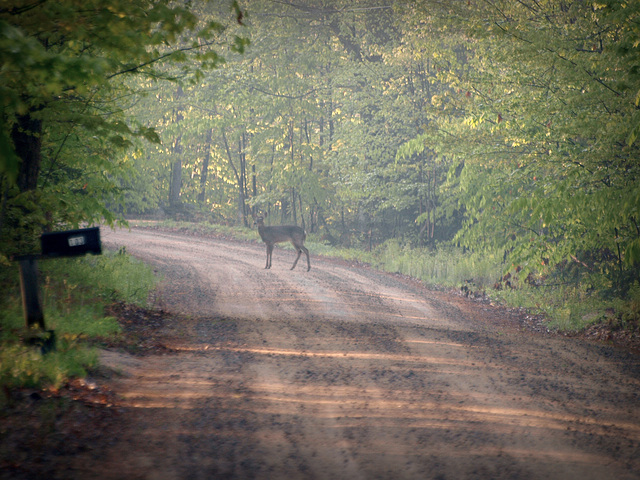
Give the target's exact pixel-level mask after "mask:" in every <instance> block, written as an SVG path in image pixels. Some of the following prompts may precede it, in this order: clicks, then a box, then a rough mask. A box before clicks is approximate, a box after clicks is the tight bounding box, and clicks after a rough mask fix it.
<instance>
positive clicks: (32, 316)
mask: <svg viewBox="0 0 640 480" xmlns="http://www.w3.org/2000/svg"><path fill="white" fill-rule="evenodd" d="M40 245H41V247H42V254H41V255H23V256H20V257H16V258H15V259H16V260H17V261H18V264H19V266H20V291H21V293H22V307H23V310H24V319H25V324H26V327H27V330H29V331H30V332H31V335H33V328H34V327H38V328H39V329H40V330H41V331H42V333H43V334H45V335H44V337H43V336H41V335H40V336H38V335H35V336H32V337H30V338H29V339H27V340H28V342H29V343H32V344H36V343H40V344H41V347H42V351H43V352H46V351H48V350H51V349H53V348H55V335H54V332H53V330H46V327H45V323H44V313H43V310H42V300H41V295H40V286H39V282H38V265H37V260H38V259H39V258H55V257H75V256H80V255H85V254H87V253H92V254H94V255H100V254H101V253H102V246H101V244H100V228H98V227H92V228H83V229H80V230H68V231H65V232H53V233H44V234H42V236H41V237H40Z"/></svg>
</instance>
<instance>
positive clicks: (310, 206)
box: [0, 0, 640, 295]
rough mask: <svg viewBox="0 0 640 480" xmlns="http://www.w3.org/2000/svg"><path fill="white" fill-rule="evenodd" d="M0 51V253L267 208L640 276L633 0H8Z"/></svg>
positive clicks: (525, 267) (354, 241)
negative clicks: (122, 228) (155, 221)
mask: <svg viewBox="0 0 640 480" xmlns="http://www.w3.org/2000/svg"><path fill="white" fill-rule="evenodd" d="M0 61H1V64H2V67H1V69H0V88H1V92H2V95H1V96H2V107H1V108H2V110H1V116H2V126H3V128H2V131H1V132H0V155H1V156H2V164H1V172H0V173H1V188H2V198H1V202H2V203H1V210H0V241H1V246H2V254H3V255H4V258H5V259H6V258H8V257H9V256H10V255H12V254H15V253H25V252H26V251H28V250H29V249H34V248H36V247H35V246H34V239H35V238H37V235H38V234H39V233H41V232H42V231H43V230H47V229H57V228H60V227H63V226H65V225H67V226H72V225H79V224H81V223H83V222H88V223H94V222H101V221H106V222H107V223H111V224H112V223H114V222H116V221H117V220H118V219H119V218H124V217H125V216H126V215H154V216H159V215H161V216H171V217H178V218H183V219H191V220H196V221H213V222H222V223H232V224H237V225H248V224H249V221H250V217H251V215H252V214H254V213H257V212H259V213H260V214H263V215H266V216H267V219H268V222H269V223H272V224H275V223H284V222H287V223H289V222H291V223H297V224H299V225H302V226H303V227H304V228H305V229H306V230H307V232H309V234H311V235H315V237H314V238H317V239H318V240H321V241H325V242H328V243H332V244H340V245H347V246H357V247H361V248H372V247H374V246H376V245H380V244H382V243H383V242H385V241H387V240H389V239H399V241H400V242H402V243H403V244H406V245H410V246H415V247H420V246H422V247H429V248H438V246H441V245H445V244H451V243H453V244H455V245H458V246H461V247H464V248H465V249H469V250H472V251H474V252H491V253H492V254H494V255H499V256H500V257H501V258H503V259H504V265H505V273H506V272H507V271H509V270H511V269H514V270H518V273H519V274H520V276H521V278H523V279H524V278H526V277H527V276H528V275H529V274H532V275H534V274H535V275H536V277H537V278H546V277H547V276H548V275H551V274H553V273H554V272H555V273H557V272H558V271H562V272H564V274H570V275H577V276H579V278H580V279H582V281H584V282H587V283H588V282H593V281H594V280H593V279H594V278H598V279H599V280H598V282H600V283H599V284H598V285H591V284H589V285H587V287H585V288H597V289H598V290H599V291H601V292H605V293H606V294H615V295H624V294H626V292H627V290H628V289H629V288H630V287H632V286H633V285H634V282H636V281H637V279H638V274H639V265H640V182H639V181H638V179H639V178H640V175H639V174H640V172H639V170H640V158H639V149H640V139H638V136H640V4H638V3H637V2H628V1H619V0H599V1H597V2H587V1H583V0H575V1H570V0H567V1H556V0H553V1H540V0H520V1H514V0H491V1H488V0H487V1H481V0H469V1H467V0H465V1H452V2H440V1H429V0H425V1H420V2H392V1H386V0H361V1H360V0H359V1H351V0H322V1H317V0H313V1H312V0H291V1H287V0H282V1H276V0H251V1H245V2H226V1H212V2H205V1H192V2H169V1H164V0H159V1H158V0H155V1H147V0H133V1H131V0H88V1H83V2H75V1H72V0H59V1H55V2H53V1H47V0H23V1H20V0H16V1H9V2H6V1H3V2H2V3H0ZM567 272H568V273H567Z"/></svg>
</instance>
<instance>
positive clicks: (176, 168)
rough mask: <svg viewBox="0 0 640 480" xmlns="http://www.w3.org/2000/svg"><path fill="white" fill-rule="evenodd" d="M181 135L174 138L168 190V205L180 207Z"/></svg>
mask: <svg viewBox="0 0 640 480" xmlns="http://www.w3.org/2000/svg"><path fill="white" fill-rule="evenodd" d="M181 140H182V135H179V136H178V138H176V140H175V142H174V144H173V148H172V149H171V150H172V152H173V157H174V160H173V164H172V165H171V188H170V190H169V205H170V206H171V207H177V206H178V205H180V191H181V190H182V144H181V143H180V142H181Z"/></svg>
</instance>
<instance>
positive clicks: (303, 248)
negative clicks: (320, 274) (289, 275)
mask: <svg viewBox="0 0 640 480" xmlns="http://www.w3.org/2000/svg"><path fill="white" fill-rule="evenodd" d="M300 248H301V249H302V251H303V252H304V254H305V255H306V256H307V272H308V271H309V270H311V262H310V261H309V250H308V249H307V247H305V246H300ZM298 258H300V251H298Z"/></svg>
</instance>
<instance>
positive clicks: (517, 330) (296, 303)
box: [67, 229, 640, 480]
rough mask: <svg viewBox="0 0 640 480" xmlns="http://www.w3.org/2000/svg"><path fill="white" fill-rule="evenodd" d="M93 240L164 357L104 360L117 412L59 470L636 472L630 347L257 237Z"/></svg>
mask: <svg viewBox="0 0 640 480" xmlns="http://www.w3.org/2000/svg"><path fill="white" fill-rule="evenodd" d="M256 237H257V234H256ZM103 243H104V244H105V246H107V247H108V248H113V249H117V248H120V247H121V246H125V247H126V250H127V251H128V252H130V253H131V254H133V255H134V256H136V257H138V258H141V259H143V260H145V261H147V262H149V263H151V264H152V265H153V266H154V268H155V269H156V270H157V271H158V273H159V274H161V275H162V277H163V281H162V283H161V285H160V288H159V289H158V291H157V292H156V293H155V295H154V300H153V302H154V307H155V308H156V309H157V310H158V311H161V312H162V317H163V318H164V320H163V324H162V325H161V326H160V327H159V330H158V331H157V332H155V333H156V334H157V335H158V336H159V337H160V338H162V341H163V342H164V345H166V347H167V348H168V349H170V350H171V351H172V352H173V353H170V354H166V355H151V354H149V355H144V356H130V355H128V354H124V353H122V352H119V351H115V350H114V351H105V352H104V353H103V355H102V359H103V362H104V363H105V364H106V365H107V366H108V367H109V368H111V369H113V371H117V372H119V373H118V375H115V376H114V377H113V378H112V379H111V380H110V381H111V382H112V388H113V389H114V390H115V391H116V392H117V394H118V395H119V397H120V399H121V406H122V407H123V412H124V413H123V414H122V418H121V424H120V426H119V427H118V432H117V436H116V438H114V439H113V441H112V443H111V444H110V446H109V447H108V448H105V450H104V451H101V453H100V454H99V455H96V453H95V452H94V453H93V454H92V457H91V458H88V457H87V458H78V459H77V461H76V464H75V465H74V466H72V467H70V468H69V471H68V472H67V473H68V474H69V478H73V477H77V478H82V477H85V476H86V475H87V474H89V473H91V475H93V478H114V479H115V478H167V479H169V478H175V479H183V478H192V479H213V478H234V479H235V478H237V479H245V478H255V479H279V478H286V479H289V480H293V479H298V478H299V479H359V478H360V479H375V478H380V479H466V478H482V479H485V478H492V479H537V478H539V479H567V478H580V479H582V480H586V479H603V478H616V479H634V478H635V479H637V478H640V410H639V409H638V408H637V405H638V401H639V400H640V361H639V359H638V357H637V356H636V355H634V354H631V353H627V352H624V351H619V350H615V349H613V348H611V347H608V346H602V345H595V344H588V343H584V342H581V341H577V340H572V339H564V338H560V337H557V336H552V335H541V334H534V333H531V332H528V331H524V330H523V329H522V328H521V327H520V326H519V325H518V324H517V323H514V322H510V321H509V319H508V318H503V316H501V314H500V313H499V312H497V311H495V310H494V309H492V308H491V307H490V306H484V305H481V304H477V303H472V302H470V301H467V300H466V299H461V298H458V297H455V296H451V297H448V296H447V295H445V294H442V293H435V292H431V291H429V290H427V289H424V288H422V287H421V286H420V285H418V284H417V283H415V282H411V281H408V280H406V279H402V278H399V277H398V276H394V275H389V274H383V273H378V272H376V271H374V270H372V269H369V268H361V267H357V266H352V265H349V264H348V263H345V262H338V261H331V260H327V259H322V258H318V257H315V256H314V255H313V252H311V271H310V272H306V271H305V270H306V269H305V268H303V266H301V265H299V266H298V267H299V268H298V269H296V270H294V271H290V270H289V267H290V266H291V264H292V262H293V260H294V258H295V254H294V253H293V251H292V250H285V249H280V248H276V250H275V251H274V256H273V267H272V269H271V270H265V269H264V268H263V267H264V262H265V249H264V246H262V245H260V244H257V243H256V244H251V243H240V242H233V241H228V240H224V239H217V238H207V237H203V236H189V235H184V234H179V233H163V232H159V231H154V230H146V229H133V230H132V231H126V230H119V231H117V232H111V231H103ZM114 465H118V467H117V468H115V469H114V468H113V466H114Z"/></svg>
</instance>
